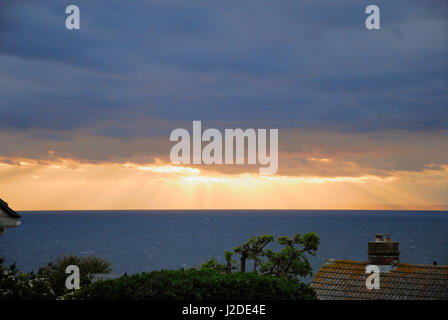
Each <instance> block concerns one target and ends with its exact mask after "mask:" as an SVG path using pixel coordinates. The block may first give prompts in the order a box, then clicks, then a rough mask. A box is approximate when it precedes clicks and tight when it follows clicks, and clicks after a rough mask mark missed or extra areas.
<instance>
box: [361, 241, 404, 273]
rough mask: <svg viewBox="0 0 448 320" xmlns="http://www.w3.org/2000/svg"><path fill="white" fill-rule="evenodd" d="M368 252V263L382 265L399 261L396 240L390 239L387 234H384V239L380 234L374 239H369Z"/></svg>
mask: <svg viewBox="0 0 448 320" xmlns="http://www.w3.org/2000/svg"><path fill="white" fill-rule="evenodd" d="M368 253H369V264H374V265H377V266H384V265H392V264H398V263H399V262H400V250H398V242H397V241H392V239H391V238H390V235H389V234H386V239H384V238H383V235H382V234H377V235H376V236H375V240H374V241H369V244H368Z"/></svg>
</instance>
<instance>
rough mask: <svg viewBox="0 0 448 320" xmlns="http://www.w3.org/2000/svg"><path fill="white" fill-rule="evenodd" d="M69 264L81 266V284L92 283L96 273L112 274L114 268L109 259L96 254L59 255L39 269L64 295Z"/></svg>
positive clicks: (55, 288) (58, 291) (55, 289)
mask: <svg viewBox="0 0 448 320" xmlns="http://www.w3.org/2000/svg"><path fill="white" fill-rule="evenodd" d="M69 265H75V266H77V267H78V268H79V272H80V276H81V278H80V280H81V285H86V284H89V283H91V282H92V280H93V278H94V276H95V274H110V273H112V270H113V268H112V264H111V263H110V262H109V261H107V260H105V259H102V258H99V257H96V256H86V257H79V256H76V255H73V254H67V255H64V256H60V257H57V258H56V260H54V261H53V262H50V263H49V264H48V266H46V267H43V268H41V269H40V270H39V272H40V273H42V274H45V275H46V276H47V277H48V279H49V280H50V283H51V286H52V288H53V290H54V292H55V293H57V295H62V294H63V293H64V291H65V280H66V278H67V276H68V274H66V273H65V270H66V268H67V267H68V266H69Z"/></svg>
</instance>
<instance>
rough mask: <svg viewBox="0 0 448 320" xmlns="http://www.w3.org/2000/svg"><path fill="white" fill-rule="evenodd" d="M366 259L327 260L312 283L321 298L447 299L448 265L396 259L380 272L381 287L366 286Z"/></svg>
mask: <svg viewBox="0 0 448 320" xmlns="http://www.w3.org/2000/svg"><path fill="white" fill-rule="evenodd" d="M367 265H368V263H367V262H359V261H350V260H327V262H325V263H324V264H323V266H322V267H321V268H320V270H319V271H318V272H317V274H316V276H315V277H314V279H313V281H312V282H311V286H312V287H313V288H314V290H315V291H316V293H317V298H318V299H320V300H352V299H355V300H364V299H369V300H371V299H377V300H421V299H422V300H428V299H430V300H431V299H443V300H447V299H448V266H433V265H422V264H407V263H399V264H397V265H396V266H394V267H393V268H392V270H391V271H389V272H380V289H370V290H369V289H367V288H366V284H365V283H366V279H367V277H368V276H369V274H367V273H366V271H365V269H366V266H367Z"/></svg>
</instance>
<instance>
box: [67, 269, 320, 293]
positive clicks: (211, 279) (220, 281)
mask: <svg viewBox="0 0 448 320" xmlns="http://www.w3.org/2000/svg"><path fill="white" fill-rule="evenodd" d="M72 298H73V299H81V300H142V299H144V300H312V299H316V295H315V292H314V290H313V289H312V288H311V287H310V286H309V285H307V284H304V283H300V282H299V281H297V280H292V279H286V278H278V277H274V276H270V275H260V274H256V273H240V272H238V273H232V274H225V273H218V272H216V271H213V270H196V269H188V270H183V269H181V270H162V271H153V272H149V273H141V274H135V275H131V276H122V277H120V278H118V279H113V280H99V281H97V282H94V283H92V284H90V285H88V286H86V287H84V288H81V289H79V290H77V291H76V292H75V294H74V295H73V296H72Z"/></svg>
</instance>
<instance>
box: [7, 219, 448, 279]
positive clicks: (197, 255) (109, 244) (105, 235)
mask: <svg viewBox="0 0 448 320" xmlns="http://www.w3.org/2000/svg"><path fill="white" fill-rule="evenodd" d="M20 214H21V215H22V222H21V225H20V226H19V227H16V228H12V229H7V230H6V231H5V233H4V234H3V235H2V236H0V257H1V256H3V257H5V258H6V263H7V264H11V263H16V265H17V267H18V269H19V270H22V271H24V272H29V271H31V270H37V269H38V268H39V267H40V266H43V265H46V264H47V263H48V262H50V261H52V260H54V259H55V258H56V257H58V256H61V255H64V254H68V253H71V254H76V255H81V256H87V255H96V256H99V257H102V258H105V259H107V260H109V261H110V262H111V263H112V265H113V267H114V271H113V272H114V274H115V275H120V274H124V273H127V274H133V273H140V272H144V271H152V270H161V269H179V268H188V267H191V266H199V265H200V264H201V263H203V262H205V261H206V260H207V259H210V258H216V259H218V260H220V261H224V259H223V255H224V251H225V250H230V249H232V248H234V247H236V246H237V245H240V244H242V243H243V242H245V241H247V240H248V239H249V238H251V237H253V236H259V235H263V234H272V235H274V236H276V237H277V236H282V235H287V236H290V237H293V236H295V235H296V234H297V233H301V234H305V233H307V232H316V233H317V235H318V236H319V237H320V245H319V248H318V250H317V253H316V256H315V257H310V262H311V265H312V267H313V271H314V272H317V270H318V269H319V268H320V267H321V265H322V264H323V263H324V262H325V260H326V259H348V260H357V261H367V243H368V241H371V240H373V239H374V237H375V234H377V233H381V234H383V235H385V234H387V233H389V234H390V236H391V238H392V239H393V240H396V241H398V242H399V243H400V252H401V254H400V262H405V263H417V264H433V262H434V261H436V262H437V263H438V264H439V265H448V211H364V210H363V211H358V210H350V211H344V210H342V211H340V210H336V211H334V210H178V211H172V210H170V211H164V210H160V211H157V210H150V211H146V210H138V211H57V212H56V211H27V212H20ZM271 248H272V249H274V250H275V249H278V248H279V247H278V245H272V246H271ZM309 280H310V278H309V277H308V278H307V279H306V281H309Z"/></svg>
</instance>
